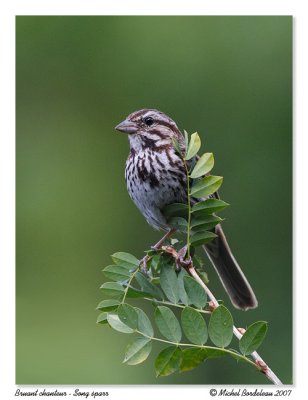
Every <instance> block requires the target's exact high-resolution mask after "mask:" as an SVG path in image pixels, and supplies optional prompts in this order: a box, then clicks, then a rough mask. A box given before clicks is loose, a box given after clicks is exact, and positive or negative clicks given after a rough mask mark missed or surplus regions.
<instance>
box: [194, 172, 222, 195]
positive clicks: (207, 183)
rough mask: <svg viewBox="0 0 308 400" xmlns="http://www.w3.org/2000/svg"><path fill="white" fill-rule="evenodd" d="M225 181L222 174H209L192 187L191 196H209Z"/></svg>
mask: <svg viewBox="0 0 308 400" xmlns="http://www.w3.org/2000/svg"><path fill="white" fill-rule="evenodd" d="M222 181H223V177H222V176H214V175H209V176H206V177H205V178H202V179H201V180H199V181H198V182H197V183H196V184H194V185H193V187H192V188H191V196H193V197H197V198H200V197H207V196H209V195H210V194H213V193H215V192H216V191H217V190H218V189H219V188H220V186H221V184H222Z"/></svg>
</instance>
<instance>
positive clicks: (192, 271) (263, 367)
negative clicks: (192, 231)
mask: <svg viewBox="0 0 308 400" xmlns="http://www.w3.org/2000/svg"><path fill="white" fill-rule="evenodd" d="M188 272H189V273H190V275H191V276H192V277H193V278H195V280H196V281H197V282H198V283H199V284H200V285H201V286H202V287H203V289H204V291H205V292H206V294H207V295H208V297H209V298H210V300H211V301H212V302H213V305H214V307H215V308H216V307H218V305H219V304H218V301H217V299H216V298H215V296H214V295H213V293H212V292H211V291H210V289H209V288H208V287H207V286H206V284H205V283H204V282H203V281H202V279H201V278H200V277H199V275H198V273H197V271H196V270H195V268H194V266H193V265H192V264H191V266H190V267H189V268H188ZM233 334H234V336H236V338H237V339H238V340H240V339H241V338H242V336H243V335H242V334H241V333H240V332H239V330H238V329H237V328H236V327H235V326H233ZM251 356H252V358H253V359H254V360H255V365H257V366H259V370H260V371H261V372H262V373H264V375H266V377H267V378H268V379H269V380H270V381H271V382H273V383H274V384H275V385H282V384H283V383H282V382H281V380H280V379H279V378H278V376H277V375H276V374H275V373H274V372H273V371H272V370H271V369H270V367H269V366H268V365H267V364H266V363H265V362H264V360H263V359H262V358H261V357H260V356H259V354H258V353H257V352H256V351H254V352H253V353H252V354H251Z"/></svg>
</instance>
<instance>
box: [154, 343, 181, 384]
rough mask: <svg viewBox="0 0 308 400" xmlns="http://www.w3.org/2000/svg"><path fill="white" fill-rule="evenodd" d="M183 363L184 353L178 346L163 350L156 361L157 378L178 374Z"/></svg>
mask: <svg viewBox="0 0 308 400" xmlns="http://www.w3.org/2000/svg"><path fill="white" fill-rule="evenodd" d="M181 361H182V351H181V350H180V349H179V348H178V347H176V346H169V347H167V348H165V349H164V350H162V351H161V352H160V353H159V354H158V356H157V358H156V360H155V370H156V376H157V377H158V376H168V375H171V374H172V373H173V372H176V371H177V370H178V369H179V367H180V365H181Z"/></svg>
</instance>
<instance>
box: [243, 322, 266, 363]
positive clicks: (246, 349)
mask: <svg viewBox="0 0 308 400" xmlns="http://www.w3.org/2000/svg"><path fill="white" fill-rule="evenodd" d="M266 332H267V322H265V321H258V322H255V323H254V324H252V325H250V326H249V327H248V328H247V331H246V332H245V333H244V335H243V337H242V338H241V340H240V351H241V353H243V354H244V355H247V354H251V353H253V352H254V351H256V350H257V348H258V347H259V346H260V345H261V343H262V342H263V339H264V338H265V335H266Z"/></svg>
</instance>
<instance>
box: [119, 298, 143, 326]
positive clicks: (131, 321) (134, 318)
mask: <svg viewBox="0 0 308 400" xmlns="http://www.w3.org/2000/svg"><path fill="white" fill-rule="evenodd" d="M118 315H119V318H120V320H121V321H122V322H123V324H125V325H127V326H129V327H130V328H132V329H134V330H135V329H137V326H138V314H137V312H136V311H135V309H134V307H132V306H130V305H129V304H125V303H124V304H120V305H119V308H118Z"/></svg>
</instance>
